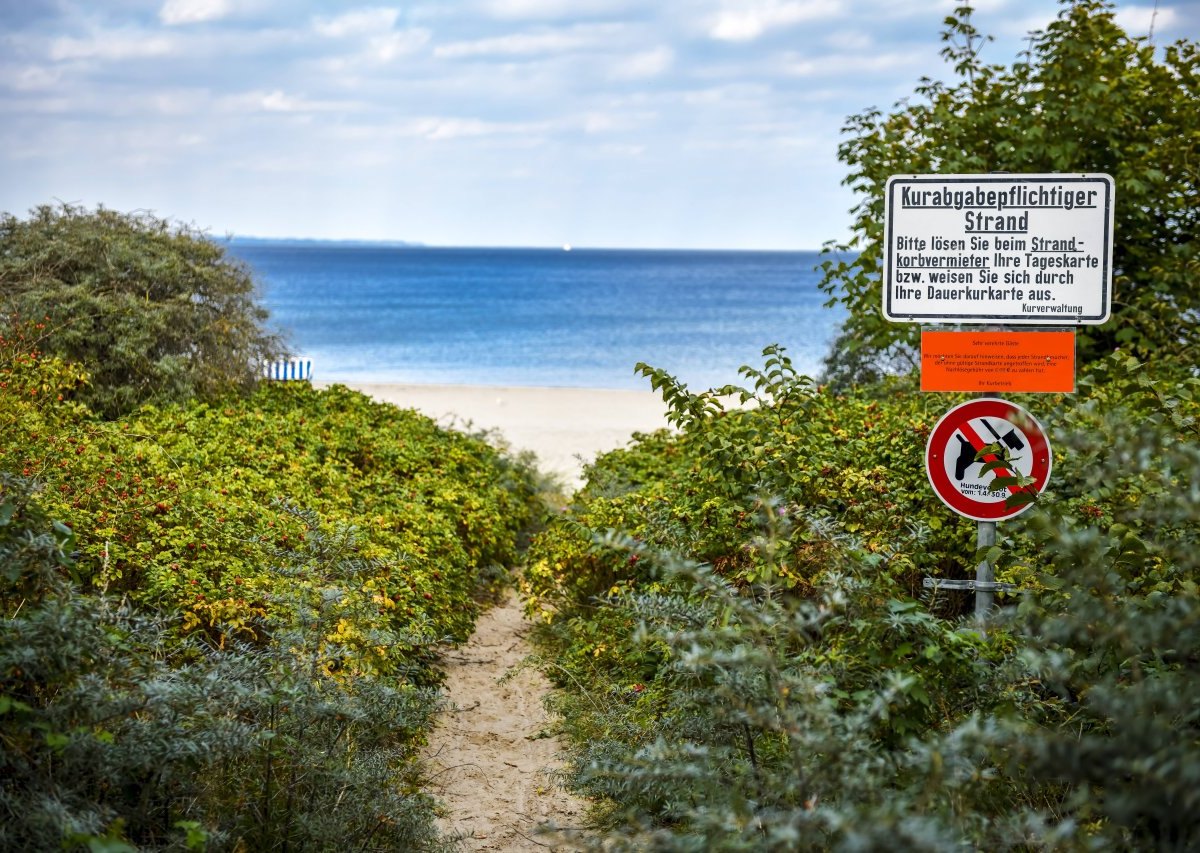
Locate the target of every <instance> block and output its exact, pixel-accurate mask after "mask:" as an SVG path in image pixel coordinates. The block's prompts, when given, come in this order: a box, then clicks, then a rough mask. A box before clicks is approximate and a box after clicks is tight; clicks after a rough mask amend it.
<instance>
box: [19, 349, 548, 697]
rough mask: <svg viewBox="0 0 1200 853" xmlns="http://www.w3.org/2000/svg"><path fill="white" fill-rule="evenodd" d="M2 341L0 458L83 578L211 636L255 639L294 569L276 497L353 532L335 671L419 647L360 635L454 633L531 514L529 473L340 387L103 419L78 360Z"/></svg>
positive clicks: (386, 667)
mask: <svg viewBox="0 0 1200 853" xmlns="http://www.w3.org/2000/svg"><path fill="white" fill-rule="evenodd" d="M5 341H6V343H3V344H0V467H3V468H7V469H9V470H12V471H14V472H18V473H21V474H23V475H24V476H27V477H34V478H36V479H37V480H39V481H40V482H41V483H43V484H44V486H45V494H44V495H43V503H44V504H45V506H46V508H47V510H48V511H49V512H51V513H53V514H54V515H55V517H58V518H63V519H69V520H70V523H71V524H72V525H73V527H74V529H75V530H76V531H77V532H78V543H77V548H78V551H79V558H78V568H77V571H78V573H79V576H80V579H81V580H82V581H83V582H84V583H85V584H86V585H87V586H88V587H90V588H92V589H100V590H107V591H109V592H112V593H117V594H128V595H130V596H131V597H132V598H133V599H134V600H135V601H137V602H139V603H142V604H153V605H154V606H157V607H164V608H173V609H178V611H179V613H180V614H181V617H182V623H181V625H182V628H183V629H184V630H187V631H202V632H204V633H205V634H206V635H207V636H208V637H209V638H210V639H211V640H212V641H213V642H214V643H215V644H217V645H218V646H219V645H223V644H224V643H226V642H228V641H230V640H234V639H237V640H242V641H246V642H258V641H260V640H261V639H262V628H261V627H260V626H261V622H262V620H263V619H264V618H266V617H267V616H268V614H269V613H270V610H271V606H272V605H271V601H272V599H273V597H275V596H276V595H277V594H278V592H279V591H280V588H281V585H291V584H293V583H298V584H300V585H303V584H306V583H309V582H310V581H308V580H305V579H300V580H299V581H295V582H293V581H289V580H285V578H284V577H283V576H282V575H281V574H280V573H279V572H278V571H277V570H276V568H275V566H276V564H277V563H278V562H279V556H278V555H279V553H280V552H281V549H282V551H283V553H286V551H287V549H288V548H290V547H292V546H297V545H302V544H303V543H304V542H305V541H307V540H308V539H310V538H311V537H312V536H313V535H314V534H315V533H318V532H320V527H319V526H314V524H315V522H313V521H312V520H306V519H304V518H299V517H297V516H296V515H295V514H293V513H291V512H289V511H288V509H287V505H289V504H291V505H297V506H303V507H305V508H307V509H310V510H312V511H314V512H315V513H317V514H318V515H319V516H320V517H321V518H322V519H323V520H324V523H325V524H326V525H327V530H328V529H330V528H337V527H354V528H356V529H357V534H356V535H357V537H358V541H359V544H358V545H357V546H356V547H357V548H358V553H357V555H356V556H358V557H359V558H361V559H362V560H364V561H365V562H367V563H369V564H370V566H371V570H370V573H369V576H368V577H366V578H364V580H363V583H362V584H361V586H360V587H359V588H358V589H356V590H355V591H354V592H353V594H352V595H351V597H350V598H349V599H348V600H347V601H345V602H343V605H342V606H343V607H345V608H346V611H347V618H346V619H345V620H343V621H341V622H339V623H337V624H336V626H335V631H334V633H333V634H332V635H331V642H334V643H335V644H336V645H338V646H339V647H350V646H353V647H355V648H356V649H357V652H356V653H355V655H353V656H352V658H349V659H344V660H341V661H340V662H338V663H337V664H336V666H338V667H341V668H343V669H344V670H345V672H346V674H347V675H353V674H354V673H357V672H375V671H379V672H390V671H394V670H395V668H396V667H404V666H408V665H410V664H412V663H415V662H416V661H418V660H426V659H427V658H428V657H429V655H428V652H427V651H423V650H421V649H420V648H413V649H406V648H405V645H404V644H403V643H397V644H394V645H390V646H386V647H384V646H380V645H379V644H376V643H372V642H371V641H370V640H369V637H370V635H371V634H372V632H374V631H376V630H389V631H393V632H398V633H399V634H400V635H403V634H405V633H406V632H407V631H408V629H409V628H410V627H411V626H413V625H426V627H427V630H428V631H429V632H431V633H433V634H434V635H436V636H437V637H438V638H457V639H459V640H461V639H465V638H466V636H468V635H469V633H470V628H471V625H472V623H473V618H474V608H473V607H472V606H471V604H470V601H471V596H472V593H473V591H474V587H475V584H476V582H477V577H478V573H479V572H480V571H483V570H488V569H489V567H491V566H494V565H511V564H512V563H513V562H514V560H515V558H516V544H515V542H516V537H517V534H518V533H519V532H520V531H521V530H522V529H523V527H524V526H525V525H527V524H528V523H529V522H530V520H531V518H532V514H533V511H534V495H533V490H532V485H531V482H532V481H531V477H530V475H529V472H528V469H527V468H525V467H523V466H522V465H519V464H517V463H515V462H512V461H510V460H508V459H507V458H506V457H504V456H502V455H501V454H500V453H498V452H497V451H495V450H493V449H492V448H491V447H489V446H487V445H486V444H485V443H484V442H482V441H480V440H478V439H474V438H470V437H468V436H465V435H462V434H459V433H452V432H447V431H444V430H441V429H439V428H438V427H437V426H436V425H435V424H434V423H433V422H432V421H430V420H429V419H427V418H424V417H422V416H420V415H418V414H417V413H415V412H412V411H401V410H398V409H395V408H394V407H391V406H387V405H382V404H377V403H373V402H371V401H370V400H369V399H368V398H366V397H365V396H363V395H361V394H357V393H355V392H352V391H349V390H347V389H345V388H341V387H334V388H332V389H329V390H325V391H315V390H313V389H312V388H311V387H309V386H308V385H307V384H306V383H304V384H301V383H295V384H289V385H287V386H283V385H280V384H268V385H265V386H264V387H263V388H261V389H260V390H259V391H258V392H257V393H256V394H255V395H253V396H252V397H250V398H247V399H235V400H228V401H226V402H225V403H221V402H215V403H213V404H211V405H210V404H206V403H192V404H190V405H187V406H182V407H166V408H162V409H158V408H145V409H143V410H141V411H139V412H138V413H136V414H134V415H131V416H129V417H127V418H124V419H122V420H119V421H115V422H105V421H98V420H95V419H94V418H91V417H89V416H88V413H87V411H86V410H85V409H83V408H82V407H80V406H79V405H78V404H76V403H73V402H72V401H71V399H70V388H71V387H73V386H74V385H75V384H77V383H78V381H79V377H80V374H79V369H78V368H77V367H74V366H71V365H67V364H64V363H62V362H60V361H58V360H57V359H53V358H46V357H42V356H39V355H38V354H37V352H36V351H33V350H30V349H29V346H28V342H27V341H22V340H20V339H19V337H18V335H17V334H14V333H12V332H9V333H8V337H7V338H6V339H5ZM365 602H369V603H370V604H371V607H370V608H369V609H367V610H364V609H362V608H359V605H360V604H363V603H365ZM351 611H353V612H354V613H355V614H357V615H354V616H353V618H351V616H350V613H351ZM330 665H331V666H333V665H335V664H334V663H333V662H332V661H331V663H330ZM430 675H431V676H432V673H430Z"/></svg>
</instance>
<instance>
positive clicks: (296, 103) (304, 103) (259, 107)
mask: <svg viewBox="0 0 1200 853" xmlns="http://www.w3.org/2000/svg"><path fill="white" fill-rule="evenodd" d="M222 104H223V106H224V107H225V109H226V110H227V111H232V112H264V113H318V112H326V113H327V112H344V111H349V110H354V109H357V108H358V107H359V105H358V104H355V103H354V102H352V101H319V100H311V99H309V98H304V97H301V96H298V95H289V94H287V93H286V92H284V91H283V90H282V89H273V90H272V91H269V92H262V91H258V92H244V93H243V94H240V95H233V96H230V97H227V98H224V99H222Z"/></svg>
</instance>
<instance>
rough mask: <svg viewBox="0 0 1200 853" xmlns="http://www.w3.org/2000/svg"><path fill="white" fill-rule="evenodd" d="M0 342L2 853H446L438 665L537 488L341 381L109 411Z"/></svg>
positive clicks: (71, 374) (466, 623) (83, 379)
mask: <svg viewBox="0 0 1200 853" xmlns="http://www.w3.org/2000/svg"><path fill="white" fill-rule="evenodd" d="M42 322H43V321H35V320H22V321H19V322H16V323H10V324H9V325H7V326H6V327H4V328H3V330H2V331H0V472H3V473H2V474H0V610H2V613H0V617H2V618H3V620H4V625H3V630H2V631H0V849H4V850H32V849H85V848H87V849H104V850H133V849H146V850H157V849H163V850H166V849H205V850H250V849H253V850H282V849H305V850H310V849H311V850H324V849H335V848H336V849H345V848H346V847H347V846H350V847H353V848H354V849H362V850H397V849H405V850H408V849H414V850H417V849H437V848H438V847H439V845H440V843H441V842H440V841H439V840H438V836H437V832H436V830H435V827H434V825H433V815H434V804H433V801H432V800H431V799H430V798H429V797H427V796H426V795H425V794H423V793H422V792H421V781H420V765H419V762H418V757H417V751H418V749H419V747H420V745H421V743H422V742H423V738H424V733H425V732H426V731H427V729H428V727H429V725H430V724H431V720H432V715H433V713H434V711H435V710H436V708H437V706H438V697H437V690H436V688H437V684H438V683H439V681H440V677H441V676H440V674H439V672H438V670H437V668H436V661H437V657H438V655H439V653H440V652H441V651H442V650H444V649H445V648H447V647H448V646H450V645H453V644H455V643H458V642H461V641H462V640H464V639H465V638H466V637H467V636H468V635H469V634H470V633H471V630H472V625H473V621H474V617H475V614H476V613H477V612H478V609H479V605H478V604H477V601H478V600H479V599H480V597H481V596H482V595H483V594H484V593H486V592H487V591H488V587H490V585H491V584H493V583H495V581H496V579H497V578H498V577H500V576H502V575H503V573H504V572H505V571H506V570H507V568H508V567H509V566H511V565H512V564H513V563H514V562H515V560H516V556H517V546H518V542H519V539H520V537H521V536H522V535H523V531H524V529H525V528H526V526H527V525H528V524H529V523H530V521H531V520H532V518H533V517H534V514H535V512H537V511H538V506H537V503H536V498H535V495H534V478H533V475H532V473H531V472H530V470H529V469H528V467H527V466H526V465H525V464H524V463H521V462H517V461H514V460H512V459H510V458H508V457H507V456H505V455H503V454H501V453H500V452H499V451H497V450H495V449H493V448H492V447H491V446H490V445H488V444H487V443H486V442H485V441H483V440H482V439H481V438H480V437H478V436H469V435H466V434H462V433H457V432H450V431H446V430H443V429H441V428H439V427H438V426H436V425H435V424H434V423H433V422H432V421H431V420H429V419H427V418H425V417H423V416H421V415H418V414H417V413H415V412H412V411H402V410H399V409H396V408H394V407H392V406H387V405H382V404H378V403H374V402H372V401H371V400H369V399H368V398H367V397H365V396H363V395H361V394H358V393H355V392H352V391H350V390H348V389H346V388H343V387H337V386H335V387H333V388H330V389H326V390H315V389H313V388H312V387H310V386H309V385H308V384H307V383H264V384H263V385H262V386H261V387H259V388H258V389H257V390H256V391H254V392H253V393H250V394H248V395H247V394H231V395H229V396H226V397H224V398H213V399H207V400H202V399H200V398H198V397H194V398H192V399H190V400H189V401H187V402H182V403H166V402H164V403H161V404H158V405H145V406H143V407H141V408H139V409H137V410H136V411H134V412H132V413H129V414H126V415H123V416H120V417H116V418H101V417H98V416H96V414H94V413H93V412H92V410H91V409H90V408H89V407H88V406H87V405H86V404H85V402H84V401H83V400H81V399H80V395H79V394H78V393H77V392H78V391H79V389H80V388H81V387H87V383H88V382H89V376H88V373H87V370H86V368H85V367H84V366H83V365H81V364H78V363H73V362H69V361H66V360H64V359H63V358H61V357H60V356H58V355H55V354H53V353H50V352H46V351H43V350H42V349H41V341H42V339H43V338H42V331H43V329H42V328H41V323H42Z"/></svg>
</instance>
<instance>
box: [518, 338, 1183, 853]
mask: <svg viewBox="0 0 1200 853" xmlns="http://www.w3.org/2000/svg"><path fill="white" fill-rule="evenodd" d="M765 356H766V363H765V365H764V369H763V370H761V371H760V370H755V369H749V368H746V369H743V376H744V377H746V378H747V379H749V380H751V383H750V384H751V385H752V387H751V388H748V389H746V391H744V392H742V391H740V390H739V389H733V388H722V389H717V390H715V391H710V392H704V393H701V394H691V393H689V392H687V390H686V389H684V388H682V387H681V386H679V385H678V383H675V382H674V381H673V380H672V379H671V378H670V377H668V376H666V375H665V374H662V373H661V372H657V371H653V370H652V369H649V368H647V373H649V374H650V375H651V377H652V380H653V381H654V383H655V385H656V387H659V388H661V389H663V390H664V395H665V397H666V399H667V401H668V404H669V405H670V407H671V411H672V413H673V417H674V418H675V421H676V423H678V424H679V425H680V426H681V427H682V431H681V433H680V434H679V435H678V436H677V437H669V436H666V435H664V434H657V435H655V436H650V437H646V438H643V439H642V441H641V442H639V443H636V444H634V445H633V446H631V447H630V448H627V449H625V450H622V451H618V452H616V453H614V454H612V455H611V456H609V457H603V458H601V459H600V460H598V461H597V462H596V464H595V465H594V466H593V467H592V469H591V471H590V473H591V479H590V481H589V484H588V486H587V487H585V489H584V490H583V491H582V492H581V493H580V495H579V496H578V498H577V504H576V505H575V506H573V507H572V508H571V509H570V510H569V511H568V512H567V513H566V514H565V515H564V516H562V517H560V518H558V519H556V520H555V521H554V522H553V523H552V524H551V525H550V527H549V528H548V529H547V530H546V531H545V532H544V533H543V534H542V535H540V536H539V537H538V538H537V539H536V540H535V542H534V544H533V547H532V549H531V568H530V571H529V572H528V574H527V579H526V590H527V593H528V595H529V597H530V598H529V602H530V606H531V609H532V610H534V611H537V612H540V613H541V615H542V621H543V623H544V625H543V628H542V629H541V631H540V640H541V642H542V643H543V644H544V646H545V649H546V658H547V660H550V661H552V662H553V664H552V665H551V666H549V667H548V673H549V674H550V675H551V676H552V677H553V678H554V679H555V681H556V683H557V684H558V685H559V686H560V687H562V688H563V689H562V691H561V692H560V694H559V695H558V698H557V700H556V701H557V704H558V707H559V709H560V711H561V712H562V713H563V715H564V719H565V725H566V729H567V732H568V734H569V735H570V736H571V741H572V744H573V750H574V752H573V760H572V762H571V767H570V770H569V773H568V778H569V780H570V781H571V782H572V784H573V785H575V786H576V787H577V788H578V789H579V790H581V791H583V792H585V793H588V794H590V795H592V796H595V797H597V798H599V800H600V802H601V803H602V806H601V807H600V809H599V810H598V813H597V819H598V820H599V821H600V822H601V825H602V826H603V827H604V828H605V830H606V835H605V838H606V841H605V843H606V844H608V845H609V847H611V848H612V849H664V850H697V849H795V848H797V847H799V848H802V849H826V848H829V849H872V848H879V849H913V850H917V849H921V850H924V849H951V848H953V849H961V848H962V847H968V848H973V849H1008V848H1013V847H1019V848H1025V847H1050V848H1055V849H1189V848H1190V847H1192V846H1194V845H1195V844H1196V843H1197V840H1198V838H1197V827H1196V825H1194V821H1193V818H1192V815H1194V813H1195V812H1194V794H1193V791H1194V790H1195V788H1194V786H1193V782H1194V779H1195V776H1196V775H1197V774H1200V754H1198V752H1197V749H1198V747H1200V725H1198V723H1200V720H1198V719H1197V715H1196V713H1195V708H1196V707H1200V704H1198V703H1200V693H1197V689H1198V688H1197V685H1200V679H1197V678H1196V675H1197V673H1196V666H1197V662H1198V661H1200V648H1197V640H1198V639H1200V635H1198V634H1197V631H1196V626H1197V616H1198V615H1200V600H1198V599H1197V595H1196V593H1197V589H1196V586H1195V578H1196V576H1197V569H1198V568H1200V567H1198V565H1197V562H1196V560H1197V554H1198V553H1200V549H1198V547H1197V546H1198V545H1200V543H1198V542H1197V541H1196V538H1197V531H1200V524H1197V521H1200V519H1198V518H1197V512H1200V509H1198V507H1200V500H1198V497H1200V479H1198V478H1200V449H1198V444H1197V433H1198V428H1197V425H1198V424H1200V398H1198V397H1197V393H1196V392H1197V388H1198V387H1200V382H1198V381H1197V380H1195V379H1180V378H1178V374H1177V371H1176V369H1175V366H1173V365H1165V366H1164V367H1165V369H1158V367H1157V366H1156V365H1154V364H1153V363H1146V364H1143V363H1140V362H1138V361H1136V360H1135V359H1133V358H1131V357H1129V356H1126V355H1123V354H1115V355H1114V356H1112V357H1111V358H1109V359H1107V360H1105V361H1103V362H1101V363H1100V364H1098V365H1097V366H1096V368H1095V370H1093V371H1092V372H1091V373H1090V374H1089V375H1087V376H1085V377H1083V378H1081V380H1080V393H1079V394H1078V395H1075V396H1065V397H1046V398H1041V399H1040V410H1041V412H1042V413H1043V419H1044V422H1045V423H1046V424H1047V425H1048V427H1049V429H1050V433H1051V442H1052V444H1053V446H1054V448H1055V453H1056V461H1055V479H1054V481H1053V482H1052V484H1051V486H1050V488H1049V489H1048V490H1047V491H1046V492H1045V493H1044V494H1042V495H1040V496H1038V499H1037V506H1035V507H1033V508H1032V509H1031V510H1029V511H1028V512H1027V513H1025V514H1024V515H1022V516H1021V517H1020V518H1018V519H1017V520H1014V521H1010V522H1005V524H1003V525H1002V528H1003V535H1002V536H1001V537H1000V545H999V547H998V549H997V550H995V551H993V552H992V554H991V556H992V557H993V558H995V559H997V561H998V562H999V563H1000V573H1001V576H1002V577H1006V578H1008V579H1011V580H1013V581H1016V582H1017V583H1019V584H1020V585H1021V586H1022V587H1023V589H1024V590H1025V592H1024V594H1023V595H1021V596H1020V597H1012V596H1010V597H1007V598H1004V597H1002V598H1001V601H1002V602H1003V603H1005V604H1006V605H1007V609H1005V610H1004V611H1002V612H1001V613H998V614H996V615H995V616H994V617H993V619H992V620H991V621H990V623H989V624H988V625H987V630H986V634H983V633H981V632H980V629H979V626H978V625H977V624H976V623H975V622H974V620H973V619H968V620H965V621H964V620H961V619H959V618H956V617H955V614H956V613H957V612H961V611H960V610H959V609H957V608H956V607H955V606H950V607H946V606H945V605H944V599H945V597H946V594H944V593H943V594H941V595H940V596H939V597H937V598H924V599H923V600H922V598H921V597H919V595H918V590H919V588H920V587H919V581H920V577H921V575H922V574H936V575H938V576H947V575H953V574H956V573H962V572H965V571H967V570H968V569H969V568H970V567H971V565H972V564H973V563H974V562H975V560H976V559H977V556H976V555H975V553H974V542H973V535H972V534H973V533H974V530H973V528H974V525H973V524H969V523H967V522H965V521H959V520H958V519H957V518H956V517H955V516H952V515H951V514H950V512H949V511H948V510H946V509H945V508H944V507H942V506H941V505H940V504H939V503H937V502H936V499H934V498H933V497H932V495H931V493H930V491H929V488H928V485H927V484H926V483H925V482H924V476H923V472H922V471H921V470H920V464H921V459H922V458H923V445H924V435H923V434H922V431H923V430H924V429H927V428H928V426H926V425H930V424H932V421H933V420H934V418H935V417H936V414H937V412H936V411H935V410H933V409H932V407H933V406H934V405H936V406H937V407H938V408H939V409H940V408H942V407H944V406H945V405H946V402H945V401H944V400H938V399H936V398H934V397H932V396H930V395H924V396H922V397H919V398H917V397H914V396H908V395H895V394H893V395H890V396H889V395H886V394H880V393H878V391H879V389H864V391H863V392H862V393H857V392H856V393H853V394H846V395H836V394H833V393H831V392H830V391H829V390H828V389H823V388H817V387H815V386H812V385H811V384H809V383H808V382H807V381H806V380H803V379H802V378H801V377H798V376H796V375H795V374H794V372H793V371H792V370H791V367H790V364H789V363H788V362H787V359H786V357H785V356H784V354H783V353H782V352H781V351H780V350H778V348H770V349H768V351H767V352H766V353H765ZM731 394H733V395H734V396H735V398H739V399H743V401H744V402H748V403H750V404H751V405H750V406H749V407H748V408H745V409H741V410H730V409H729V408H728V406H727V402H726V401H727V399H728V397H729V396H730V395H731ZM1047 412H1048V414H1046V413H1047ZM868 427H869V428H868ZM885 463H886V464H885ZM888 503H890V504H891V506H886V504H888ZM613 531H618V533H614V532H613ZM962 598H963V599H965V598H966V596H963V597H962ZM961 603H964V602H962V599H959V602H958V604H959V605H960V606H961ZM947 616H949V617H951V618H944V617H947Z"/></svg>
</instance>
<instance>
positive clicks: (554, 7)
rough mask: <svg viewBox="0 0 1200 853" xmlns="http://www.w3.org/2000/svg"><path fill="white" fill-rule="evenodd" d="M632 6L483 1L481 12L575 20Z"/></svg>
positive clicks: (614, 1) (590, 1) (610, 1)
mask: <svg viewBox="0 0 1200 853" xmlns="http://www.w3.org/2000/svg"><path fill="white" fill-rule="evenodd" d="M632 5H633V4H632V3H631V2H630V0H484V2H483V10H484V11H485V12H486V13H487V14H489V15H492V16H494V17H497V18H523V19H546V18H565V17H573V18H577V17H580V16H591V15H609V14H616V13H618V12H623V11H625V10H627V9H629V8H631V6H632Z"/></svg>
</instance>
